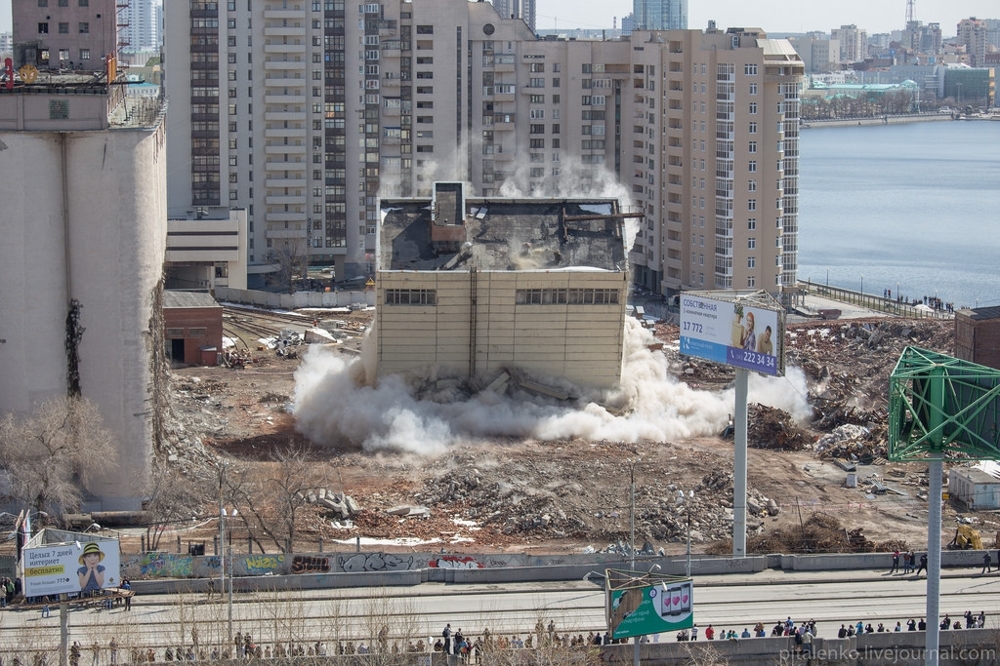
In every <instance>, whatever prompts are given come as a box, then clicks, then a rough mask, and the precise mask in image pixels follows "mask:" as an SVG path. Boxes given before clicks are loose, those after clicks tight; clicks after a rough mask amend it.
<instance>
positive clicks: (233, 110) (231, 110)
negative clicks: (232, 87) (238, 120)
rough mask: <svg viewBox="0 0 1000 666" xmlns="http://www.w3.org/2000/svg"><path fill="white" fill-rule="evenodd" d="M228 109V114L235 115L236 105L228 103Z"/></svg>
mask: <svg viewBox="0 0 1000 666" xmlns="http://www.w3.org/2000/svg"><path fill="white" fill-rule="evenodd" d="M228 111H229V115H231V116H235V115H236V105H235V104H230V105H229V108H228Z"/></svg>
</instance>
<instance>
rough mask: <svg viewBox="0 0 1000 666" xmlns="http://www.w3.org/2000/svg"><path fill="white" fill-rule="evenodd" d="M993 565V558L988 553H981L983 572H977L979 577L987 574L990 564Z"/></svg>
mask: <svg viewBox="0 0 1000 666" xmlns="http://www.w3.org/2000/svg"><path fill="white" fill-rule="evenodd" d="M992 563H993V558H992V557H991V556H990V551H988V550H987V551H986V552H985V553H983V570H982V571H980V572H979V574H980V575H982V574H988V573H989V572H990V564H992Z"/></svg>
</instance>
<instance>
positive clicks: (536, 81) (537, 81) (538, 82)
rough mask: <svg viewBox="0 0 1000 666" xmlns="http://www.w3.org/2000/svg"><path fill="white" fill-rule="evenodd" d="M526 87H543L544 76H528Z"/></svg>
mask: <svg viewBox="0 0 1000 666" xmlns="http://www.w3.org/2000/svg"><path fill="white" fill-rule="evenodd" d="M528 87H529V88H544V87H545V78H544V77H541V76H533V77H531V78H529V79H528Z"/></svg>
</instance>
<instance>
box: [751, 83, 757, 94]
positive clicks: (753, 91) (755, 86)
mask: <svg viewBox="0 0 1000 666" xmlns="http://www.w3.org/2000/svg"><path fill="white" fill-rule="evenodd" d="M750 94H751V95H756V94H757V84H756V83H751V84H750Z"/></svg>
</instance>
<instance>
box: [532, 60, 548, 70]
mask: <svg viewBox="0 0 1000 666" xmlns="http://www.w3.org/2000/svg"><path fill="white" fill-rule="evenodd" d="M530 69H531V71H532V72H544V71H545V63H544V62H533V63H531V68H530Z"/></svg>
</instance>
